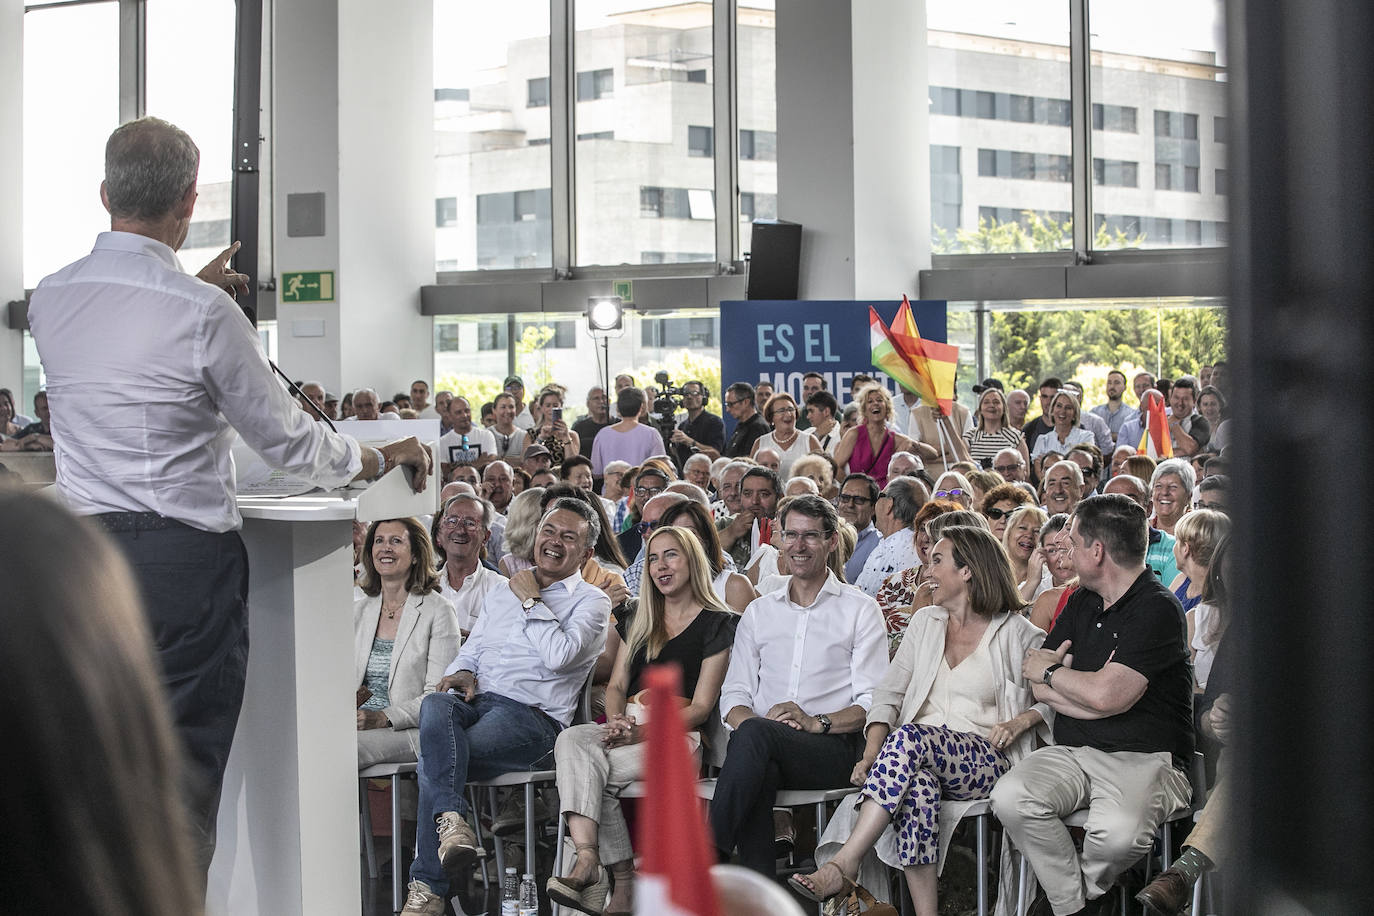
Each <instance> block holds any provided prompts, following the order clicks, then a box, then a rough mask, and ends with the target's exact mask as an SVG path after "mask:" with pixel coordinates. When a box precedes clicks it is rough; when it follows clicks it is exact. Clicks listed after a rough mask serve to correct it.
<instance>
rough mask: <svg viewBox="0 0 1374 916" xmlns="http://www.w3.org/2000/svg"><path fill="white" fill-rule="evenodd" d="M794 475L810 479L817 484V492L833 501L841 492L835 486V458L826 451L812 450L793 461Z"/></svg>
mask: <svg viewBox="0 0 1374 916" xmlns="http://www.w3.org/2000/svg"><path fill="white" fill-rule="evenodd" d="M792 476H793V477H794V478H796V477H805V478H806V479H807V480H810V481H811V482H812V483H814V484H815V485H816V492H817V493H818V494H819V495H820V496H821V497H823V498H825V499H828V500H830V501H831V502H834V500H835V496H836V495H837V494H838V493H839V489H838V488H837V487H836V486H835V459H833V458H831V457H830V456H829V455H827V454H825V453H824V452H812V453H811V454H809V455H803V456H801V457H800V458H798V459H797V460H796V461H794V462H792Z"/></svg>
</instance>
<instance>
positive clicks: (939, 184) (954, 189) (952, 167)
mask: <svg viewBox="0 0 1374 916" xmlns="http://www.w3.org/2000/svg"><path fill="white" fill-rule="evenodd" d="M963 202H964V180H963V176H962V175H960V173H959V147H957V146H942V145H939V144H934V143H932V144H931V146H930V224H931V226H932V227H935V228H937V229H944V230H945V231H946V232H954V231H955V230H957V229H958V228H959V224H960V220H961V219H962V217H963Z"/></svg>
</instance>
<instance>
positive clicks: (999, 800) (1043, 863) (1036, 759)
mask: <svg viewBox="0 0 1374 916" xmlns="http://www.w3.org/2000/svg"><path fill="white" fill-rule="evenodd" d="M1189 800H1190V791H1189V787H1188V778H1187V776H1185V775H1184V774H1183V773H1182V772H1180V771H1179V770H1177V769H1175V768H1174V766H1173V762H1172V760H1171V759H1170V755H1169V754H1167V753H1156V754H1144V753H1132V752H1125V751H1119V752H1117V753H1111V754H1109V753H1107V752H1105V751H1099V750H1097V749H1096V748H1090V747H1065V746H1062V745H1056V746H1054V747H1046V748H1041V749H1040V750H1038V751H1036V752H1034V753H1033V754H1030V755H1029V756H1027V757H1025V758H1023V759H1022V760H1021V761H1020V762H1019V763H1017V764H1016V765H1015V766H1013V767H1012V768H1011V770H1010V771H1008V772H1007V774H1006V775H1005V776H1003V777H1002V778H1001V779H999V780H998V781H997V785H996V786H994V787H993V790H992V810H993V813H994V814H996V815H997V819H998V820H999V821H1001V822H1002V825H1003V827H1005V828H1006V832H1007V836H1009V837H1011V841H1012V842H1013V843H1014V844H1015V845H1016V848H1017V849H1019V850H1020V851H1021V853H1022V854H1023V855H1024V856H1025V857H1026V859H1027V860H1028V861H1029V862H1030V865H1031V868H1033V869H1034V870H1035V877H1036V878H1037V879H1038V880H1039V881H1040V884H1041V886H1042V887H1044V889H1045V895H1046V896H1047V897H1048V898H1049V902H1050V906H1051V908H1052V909H1053V910H1054V912H1055V913H1056V914H1057V916H1063V914H1066V913H1076V912H1078V911H1079V910H1081V909H1082V908H1083V906H1084V904H1085V902H1086V901H1088V900H1094V899H1096V898H1098V897H1101V896H1102V895H1103V894H1105V893H1107V891H1108V890H1110V889H1111V887H1112V883H1113V882H1114V881H1115V880H1116V876H1117V875H1119V874H1120V873H1121V872H1123V871H1125V870H1126V869H1127V868H1129V867H1130V866H1131V865H1132V864H1133V863H1134V862H1136V861H1137V860H1138V859H1139V858H1140V857H1141V856H1143V855H1145V853H1146V852H1148V851H1149V849H1150V842H1151V839H1152V838H1153V836H1154V833H1155V830H1157V829H1158V828H1159V825H1160V824H1161V823H1163V822H1164V819H1165V818H1166V817H1168V816H1170V815H1172V814H1174V813H1175V812H1177V811H1179V810H1182V809H1185V808H1187V806H1188V802H1189ZM1080 808H1087V809H1088V820H1087V824H1086V826H1085V827H1084V833H1085V835H1084V838H1083V853H1082V855H1081V856H1080V855H1079V853H1078V852H1077V850H1075V849H1074V845H1073V839H1072V837H1070V836H1069V829H1068V828H1067V827H1065V826H1064V823H1063V821H1062V820H1061V818H1063V817H1066V816H1068V815H1069V814H1072V813H1073V812H1074V811H1077V810H1079V809H1080Z"/></svg>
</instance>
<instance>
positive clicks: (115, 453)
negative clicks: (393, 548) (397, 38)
mask: <svg viewBox="0 0 1374 916" xmlns="http://www.w3.org/2000/svg"><path fill="white" fill-rule="evenodd" d="M199 165H200V152H199V150H198V149H197V148H196V145H195V143H193V142H192V141H191V138H190V137H189V136H187V135H186V134H185V133H184V132H183V131H181V130H179V129H178V128H176V127H174V126H173V125H171V124H168V123H167V122H165V121H161V120H158V119H156V118H143V119H140V120H137V121H132V122H130V123H128V124H125V125H123V126H122V127H120V128H118V129H117V130H116V131H115V132H114V133H113V134H111V135H110V139H109V141H108V142H107V144H106V147H105V181H104V182H103V183H102V184H101V186H100V197H101V201H102V202H103V203H104V205H105V209H107V210H108V211H109V212H110V229H111V231H110V232H102V233H101V234H100V235H99V236H98V237H97V238H96V242H95V248H94V249H93V250H92V251H91V253H90V255H88V256H87V257H85V258H82V259H81V260H79V261H77V262H76V263H74V264H70V265H68V266H67V267H64V268H62V269H61V270H59V271H58V272H57V273H55V274H53V275H52V276H50V277H47V278H46V279H44V280H43V282H41V283H40V284H39V285H38V288H37V289H35V290H34V293H33V297H32V300H31V301H30V304H29V324H30V327H31V329H32V332H33V337H34V341H35V342H36V343H37V345H38V353H39V356H40V358H41V359H42V362H43V368H44V371H45V372H46V374H47V379H48V388H47V390H48V399H49V404H50V407H51V411H52V429H53V438H54V440H55V445H54V452H55V461H56V465H57V487H58V490H59V491H60V492H61V494H62V496H63V498H64V499H65V500H66V502H67V504H68V505H69V506H70V507H71V508H72V509H73V510H74V511H75V512H77V513H78V514H82V515H88V516H92V517H93V518H94V520H96V521H97V522H98V523H100V524H101V525H103V527H104V528H105V530H106V531H108V532H109V533H110V535H111V536H112V537H113V538H114V539H115V541H116V542H117V543H118V544H119V546H120V547H121V548H122V549H123V551H124V553H125V555H126V556H127V557H128V559H129V561H130V562H131V563H132V565H133V567H134V570H135V572H136V574H137V576H138V580H139V585H140V588H141V590H142V594H143V602H144V606H145V609H146V612H147V615H148V621H149V625H150V629H151V631H152V634H153V639H154V641H155V643H156V645H157V650H158V659H159V663H160V665H161V668H162V675H163V683H164V685H165V687H166V689H167V696H168V700H169V702H170V705H171V708H172V714H173V717H174V719H175V722H176V726H177V731H178V734H179V735H180V737H181V741H182V745H183V748H184V750H185V754H184V760H183V764H182V775H183V787H182V794H183V797H184V798H185V799H186V807H187V819H188V821H189V822H190V826H191V830H192V836H193V839H194V842H195V844H196V854H197V857H198V860H199V865H200V867H201V878H202V881H203V880H204V877H205V871H206V870H207V869H208V868H209V864H210V858H211V856H212V855H213V853H214V845H215V818H216V814H217V812H218V810H219V793H220V784H221V782H222V780H223V776H224V765H225V761H226V760H227V759H228V756H229V745H230V743H231V741H232V740H233V736H234V727H235V725H236V723H237V722H238V715H239V706H240V704H241V702H242V700H243V690H244V679H245V674H246V672H247V665H248V607H247V598H248V565H247V562H248V561H247V553H246V551H245V549H244V546H243V541H242V540H241V539H240V538H239V534H238V529H239V528H240V527H242V524H243V520H242V518H241V517H240V516H239V512H238V507H237V504H236V502H235V494H234V474H233V462H232V460H231V458H230V454H229V450H230V445H231V443H232V442H233V440H234V434H235V431H237V432H238V434H239V435H241V436H242V437H243V440H244V442H245V443H247V444H248V445H249V446H250V447H252V448H253V450H254V451H256V452H257V453H258V454H259V455H261V456H262V458H263V459H264V460H265V461H267V463H268V464H270V465H272V466H274V467H277V468H281V469H283V470H286V471H288V472H290V473H292V474H295V475H297V476H301V477H308V478H310V479H312V480H314V481H316V482H317V483H318V484H319V485H320V486H322V487H326V488H333V487H338V486H342V485H343V484H346V483H348V482H349V481H351V480H355V479H359V478H361V479H371V478H374V477H377V476H379V475H380V474H381V473H383V472H385V471H386V470H388V469H390V468H393V467H396V466H397V465H407V466H409V467H411V468H413V469H414V471H415V476H414V486H415V488H416V489H417V490H419V489H423V487H424V485H425V480H426V477H427V476H428V473H429V464H430V462H429V455H428V452H426V450H425V449H424V448H423V447H421V445H420V444H419V442H417V441H416V440H415V439H414V438H409V439H404V440H400V441H397V442H393V443H390V444H388V445H386V446H384V447H383V448H381V449H373V448H361V447H360V446H359V445H358V442H357V440H355V439H352V438H350V437H348V436H341V435H339V434H338V433H336V432H333V431H332V430H331V429H330V428H329V427H328V426H326V425H325V424H323V423H317V422H315V421H314V419H313V418H312V417H311V416H309V415H308V414H306V413H305V412H303V411H302V410H301V409H300V406H299V405H298V404H297V403H296V401H295V400H294V399H293V398H292V397H291V396H290V395H289V394H288V393H287V391H286V389H285V388H284V387H283V386H282V385H281V384H280V383H279V382H278V381H277V380H276V379H275V378H274V377H273V375H272V369H271V366H270V364H269V363H268V361H267V355H266V354H265V353H264V352H263V349H262V344H261V343H260V341H259V339H258V335H257V332H256V330H255V329H254V328H253V326H252V325H251V324H250V323H249V321H248V319H247V318H246V317H245V316H244V314H243V312H242V311H240V310H239V308H238V306H237V305H235V303H234V300H233V298H232V294H233V291H234V290H236V289H246V284H247V283H248V282H249V278H248V277H247V276H245V275H243V274H239V273H236V272H234V271H233V270H232V269H231V268H229V266H228V264H229V259H230V258H231V257H232V256H233V253H234V252H235V251H237V250H238V245H237V244H235V245H233V246H231V247H230V248H228V249H226V250H225V251H224V252H222V253H221V254H220V255H219V257H217V258H215V260H214V261H212V262H211V263H210V264H209V265H207V266H206V267H205V269H203V270H202V271H201V272H200V273H199V274H198V275H197V276H191V275H189V274H187V273H185V272H184V271H183V270H182V267H181V264H180V262H179V261H178V260H177V256H176V250H177V249H178V248H180V247H181V244H182V242H184V241H185V239H186V230H187V227H188V225H189V224H190V222H191V212H192V210H193V209H194V207H195V203H196V173H197V170H198V168H199ZM129 714H130V715H139V714H140V713H139V711H138V710H130V711H129Z"/></svg>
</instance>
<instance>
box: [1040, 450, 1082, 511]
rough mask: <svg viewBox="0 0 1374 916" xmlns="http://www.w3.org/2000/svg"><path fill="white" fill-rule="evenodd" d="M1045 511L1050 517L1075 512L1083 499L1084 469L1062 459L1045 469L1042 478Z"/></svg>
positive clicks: (1075, 463)
mask: <svg viewBox="0 0 1374 916" xmlns="http://www.w3.org/2000/svg"><path fill="white" fill-rule="evenodd" d="M1042 480H1043V487H1042V489H1043V491H1044V493H1043V495H1044V499H1045V501H1044V503H1043V508H1044V510H1045V511H1046V512H1047V513H1049V514H1050V515H1058V514H1059V513H1061V512H1062V513H1064V514H1065V515H1067V514H1069V513H1071V512H1073V509H1074V506H1076V505H1078V501H1079V500H1080V499H1082V498H1083V494H1084V487H1083V469H1082V468H1080V467H1079V466H1078V463H1077V462H1074V461H1069V460H1068V459H1067V458H1064V459H1060V460H1058V461H1055V462H1054V463H1053V464H1051V465H1050V466H1049V467H1048V468H1046V469H1045V473H1044V475H1043V476H1042Z"/></svg>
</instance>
